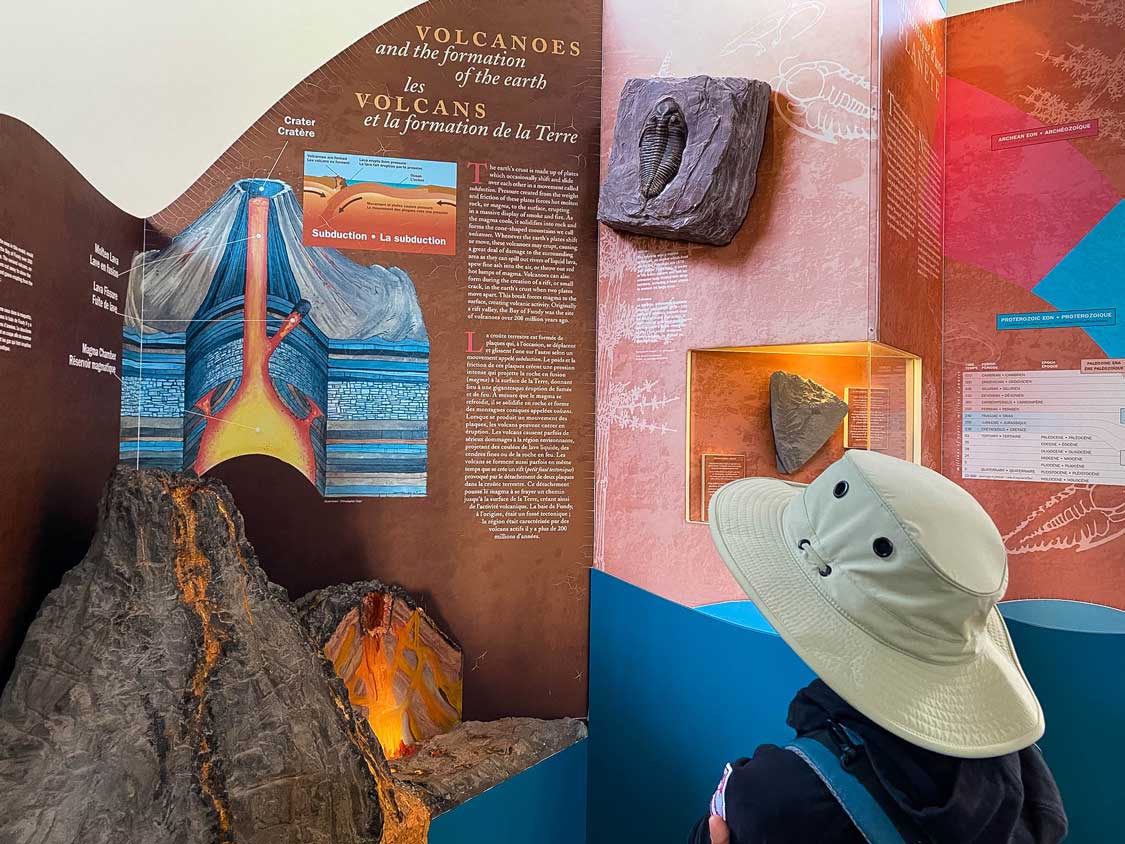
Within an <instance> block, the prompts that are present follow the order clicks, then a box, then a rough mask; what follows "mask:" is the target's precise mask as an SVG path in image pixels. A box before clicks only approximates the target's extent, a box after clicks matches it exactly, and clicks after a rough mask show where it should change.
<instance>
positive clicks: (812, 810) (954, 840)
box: [689, 680, 1066, 844]
mask: <svg viewBox="0 0 1125 844" xmlns="http://www.w3.org/2000/svg"><path fill="white" fill-rule="evenodd" d="M787 720H788V722H789V726H791V727H792V728H793V729H794V730H796V732H797V734H798V735H807V734H809V733H812V732H817V731H820V730H823V729H824V728H825V727H826V726H827V725H828V722H829V720H832V721H835V722H836V723H838V724H842V725H843V726H845V727H848V728H849V729H851V730H853V731H855V732H856V733H858V734H859V735H860V737H861V738H862V739H863V741H864V744H865V746H866V748H867V752H868V756H869V758H870V760H871V766H872V768H873V770H874V774H875V776H876V777H877V778H878V780H879V782H880V783H881V784H882V786H883V788H884V789H885V790H886V792H887V794H888V795H889V796H890V798H891V799H892V800H893V803H894V804H895V805H897V806H898V808H899V809H900V810H901V811H902V814H903V815H904V816H905V817H906V818H907V819H909V820H910V821H911V822H913V823H914V824H915V825H916V827H917V828H919V829H920V830H922V831H923V833H924V834H925V835H926V836H927V837H928V838H929V839H930V841H931V842H932V844H1056V842H1059V841H1062V840H1063V838H1065V837H1066V813H1065V812H1064V811H1063V806H1062V799H1061V797H1060V796H1059V790H1058V787H1057V786H1056V785H1055V780H1054V778H1053V777H1052V776H1051V772H1050V770H1049V769H1048V768H1047V765H1046V763H1045V762H1044V761H1043V757H1042V755H1041V754H1040V753H1039V752H1038V750H1036V749H1034V748H1028V749H1027V750H1022V751H1020V752H1019V753H1010V754H1008V755H1007V756H998V757H995V758H992V759H958V758H954V757H952V756H943V755H941V754H939V753H934V752H932V751H929V750H923V749H922V748H920V747H916V746H915V745H912V744H910V743H908V742H906V741H904V740H902V739H900V738H898V737H897V736H895V735H892V734H891V733H889V732H887V731H886V730H884V729H883V728H882V727H879V726H877V725H875V724H874V723H872V722H871V721H869V720H868V719H867V718H865V717H864V716H862V715H860V714H859V712H857V711H856V710H855V709H853V708H852V707H851V706H849V705H848V704H847V703H846V702H845V701H844V700H843V699H842V698H841V697H840V696H839V695H837V694H836V693H835V692H833V691H832V690H831V689H830V688H828V686H826V685H825V684H824V683H822V682H821V681H820V680H816V681H815V682H813V683H812V684H811V685H809V686H807V687H806V688H804V689H802V690H801V691H800V692H798V693H797V697H796V698H794V699H793V702H792V703H791V704H790V705H789V718H788V719H787ZM732 767H733V770H732V772H731V774H730V776H729V777H728V779H727V783H726V787H725V793H724V796H725V801H726V817H727V823H728V825H729V827H730V831H731V844H806V842H817V844H864V839H863V837H862V836H861V835H860V834H859V831H858V830H857V829H856V828H855V827H854V826H853V825H852V823H851V821H850V820H848V817H847V815H845V814H844V811H843V810H842V809H841V808H840V805H839V804H838V803H837V802H836V800H835V798H834V797H833V796H832V795H831V793H830V792H829V791H828V789H827V788H826V787H825V786H824V784H823V783H822V782H821V781H820V778H819V777H818V776H817V775H816V774H815V773H814V772H813V770H812V769H811V768H810V767H809V766H808V765H807V764H806V763H805V762H804V761H803V760H801V759H800V758H799V757H798V756H797V755H796V754H794V753H792V752H791V751H788V750H783V749H782V748H779V747H776V746H774V745H772V744H765V745H762V746H761V747H759V748H758V749H757V751H756V752H755V753H754V757H753V758H752V759H740V760H738V762H736V763H733V765H732ZM720 773H721V772H718V771H716V775H717V776H718V775H719V774H720ZM710 840H711V839H710V834H709V832H708V829H707V817H703V818H701V819H700V821H699V823H697V824H696V826H695V829H694V830H693V831H692V834H691V838H690V839H689V841H690V842H691V844H710Z"/></svg>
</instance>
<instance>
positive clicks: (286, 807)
mask: <svg viewBox="0 0 1125 844" xmlns="http://www.w3.org/2000/svg"><path fill="white" fill-rule="evenodd" d="M0 793H2V794H3V795H4V809H3V812H0V841H4V842H12V844H17V842H18V843H19V844H23V842H33V841H34V842H37V844H75V842H82V844H120V842H130V844H149V842H151V844H169V842H184V844H188V843H189V842H209V844H211V842H218V843H219V844H227V842H230V843H231V844H234V842H254V843H255V844H276V842H280V841H286V842H308V844H329V842H334V843H335V844H351V842H355V844H359V843H360V842H364V844H372V842H380V841H383V842H422V841H424V840H425V835H426V828H427V825H428V816H429V813H428V811H427V810H426V809H425V807H424V806H423V805H422V804H421V802H420V801H419V800H418V799H417V798H416V797H414V796H412V795H411V794H410V793H409V792H408V791H407V790H405V789H396V788H395V786H394V783H393V782H392V780H391V774H390V771H389V768H388V767H387V762H386V760H385V758H384V756H383V754H382V751H381V750H380V747H379V744H378V742H377V741H376V740H375V738H374V736H373V735H372V734H371V731H370V729H369V728H368V726H367V723H366V721H365V720H364V719H362V718H357V717H356V716H355V714H354V712H353V710H352V708H351V706H350V704H349V703H348V695H347V690H346V689H345V688H344V686H343V684H342V683H341V682H340V681H339V680H338V679H337V678H336V676H335V673H334V672H333V670H332V666H331V665H330V664H329V663H328V662H327V661H326V660H325V659H324V658H323V656H322V654H321V653H320V651H319V649H318V648H317V646H316V645H315V644H314V643H313V642H312V640H311V639H310V638H309V636H308V635H307V633H306V632H305V630H304V628H303V627H302V626H301V622H300V621H299V619H298V617H297V614H296V612H295V611H294V609H293V607H292V605H291V604H290V603H289V601H288V598H287V596H286V594H285V591H284V590H283V589H282V588H280V587H279V586H276V585H274V584H272V583H270V581H269V580H268V579H267V578H266V575H265V573H264V572H263V571H262V569H261V568H259V567H258V564H257V561H256V559H255V556H254V551H253V549H252V548H251V547H250V545H249V544H248V543H247V542H246V539H245V536H244V534H243V525H242V518H241V516H240V515H239V514H238V511H237V510H236V509H235V507H234V502H233V501H232V500H231V497H230V494H229V493H228V492H227V490H226V489H225V488H224V487H223V486H222V485H221V484H220V483H218V482H216V481H210V480H200V479H199V478H196V477H194V476H190V475H177V474H172V473H170V472H166V471H163V470H158V469H147V470H139V471H138V470H133V469H127V468H119V469H118V470H117V471H116V472H115V473H114V475H113V477H112V479H111V481H110V483H109V486H108V489H107V491H106V493H105V495H104V497H103V499H102V502H101V508H100V514H99V526H98V532H97V535H96V537H95V539H94V542H93V545H92V546H91V548H90V551H89V552H88V554H87V555H86V558H85V559H84V560H83V561H82V562H81V563H80V564H79V565H78V566H77V567H76V568H74V569H73V570H71V571H70V572H69V573H68V574H67V575H66V576H65V577H64V579H63V582H62V585H61V586H59V588H57V589H56V590H55V591H53V592H52V593H51V594H50V595H49V596H48V598H47V600H46V602H45V603H44V604H43V606H42V608H41V609H40V611H39V615H38V617H37V618H36V619H35V621H34V622H33V623H32V625H31V628H30V630H29V631H28V634H27V638H26V640H25V642H24V644H23V647H22V649H21V650H20V654H19V657H18V660H17V663H16V667H15V670H14V673H13V675H12V677H11V680H10V681H9V683H8V685H7V687H6V688H5V689H4V693H3V696H2V697H0Z"/></svg>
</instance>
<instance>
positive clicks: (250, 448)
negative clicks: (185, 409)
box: [194, 197, 324, 484]
mask: <svg viewBox="0 0 1125 844" xmlns="http://www.w3.org/2000/svg"><path fill="white" fill-rule="evenodd" d="M269 203H270V201H269V199H266V198H265V197H254V198H253V199H251V200H249V208H248V209H247V221H246V228H247V237H248V240H247V242H246V282H245V303H244V306H243V333H242V378H241V380H240V382H239V385H238V389H237V390H236V391H235V394H234V396H232V397H231V399H230V401H228V402H227V403H226V404H225V405H223V407H222V408H221V409H220V410H218V411H214V408H213V407H212V402H213V398H214V393H215V390H211V391H210V392H209V393H207V394H206V395H205V396H203V398H201V399H200V400H199V401H198V402H196V407H197V408H198V409H199V412H200V413H201V414H203V416H205V417H206V422H205V423H204V425H205V427H204V429H203V437H202V439H201V441H200V443H199V454H198V455H197V456H196V458H195V467H194V468H195V471H196V472H198V473H199V474H203V473H204V472H206V471H207V470H208V469H210V468H211V467H213V466H217V465H218V464H220V463H222V462H223V461H224V460H230V459H231V458H232V457H239V456H240V455H243V454H264V455H267V456H269V457H276V458H277V459H278V460H281V461H283V462H285V463H288V464H289V465H290V466H293V467H294V468H296V469H297V470H298V471H299V472H301V474H303V475H304V476H305V477H306V478H308V480H309V481H310V482H311V483H313V484H315V483H316V454H315V452H314V450H313V445H312V437H311V435H310V428H311V426H312V424H313V422H315V421H316V420H317V419H318V418H319V417H321V416H323V415H324V414H323V412H322V411H321V409H320V408H319V407H317V406H316V404H315V403H313V401H312V400H311V399H309V400H308V401H309V404H310V405H311V409H310V410H309V413H308V415H307V416H306V417H305V418H304V419H298V418H296V417H295V416H294V415H293V413H292V412H291V411H290V410H289V408H288V407H286V405H285V403H284V402H283V401H282V400H281V397H280V396H279V395H278V393H277V389H276V388H275V387H274V385H273V381H272V380H270V371H269V368H270V357H271V356H272V355H273V353H274V352H275V351H276V350H277V347H278V346H280V345H281V341H282V340H284V339H285V338H286V336H287V335H288V334H289V332H291V331H292V330H293V329H294V328H296V327H297V326H298V325H299V324H300V323H301V320H302V319H303V318H304V313H305V311H303V310H302V309H300V308H298V309H297V310H294V311H293V312H292V313H291V314H289V316H287V317H286V318H285V321H284V323H282V326H281V328H280V329H278V331H277V333H276V334H274V335H273V337H270V336H269V334H268V331H267V327H266V317H267V312H266V296H267V293H268V291H269V287H268V285H269V275H268V266H269V245H268V240H267V237H266V229H267V225H268V221H269ZM305 307H306V308H307V305H306V306H305Z"/></svg>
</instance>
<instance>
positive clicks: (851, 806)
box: [785, 738, 906, 844]
mask: <svg viewBox="0 0 1125 844" xmlns="http://www.w3.org/2000/svg"><path fill="white" fill-rule="evenodd" d="M785 749H786V750H790V751H792V752H793V753H796V754H797V755H798V756H799V757H801V758H802V759H804V760H805V762H806V763H807V764H808V766H809V767H810V768H812V769H813V771H814V772H815V773H816V775H817V776H818V777H820V779H821V781H822V782H823V783H824V785H825V786H826V787H827V788H828V790H829V791H830V792H832V796H833V797H835V798H836V802H837V803H839V804H840V808H841V809H843V810H844V812H845V813H847V816H848V817H849V818H851V820H852V823H853V824H855V826H856V829H858V830H859V831H860V833H861V834H862V835H863V837H864V838H865V839H867V842H868V844H906V842H905V839H903V837H902V835H901V834H900V833H899V831H898V829H897V828H896V827H895V825H894V824H893V823H892V822H891V819H890V818H889V817H887V813H886V812H884V811H883V807H882V806H880V805H879V804H878V803H877V802H876V800H875V798H874V797H872V796H871V792H869V791H868V790H867V789H866V788H865V787H864V785H863V783H861V782H860V781H859V780H858V779H856V778H855V777H854V776H852V774H851V773H850V772H848V771H847V770H846V769H845V768H844V766H843V765H841V764H840V760H839V758H837V756H836V754H834V753H833V752H832V751H831V750H829V749H828V748H827V747H825V746H824V745H823V744H821V743H820V742H819V741H817V740H816V739H812V738H797V739H794V740H793V743H792V744H790V745H788V746H787V747H786V748H785Z"/></svg>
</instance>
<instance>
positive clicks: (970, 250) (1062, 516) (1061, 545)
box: [942, 0, 1125, 607]
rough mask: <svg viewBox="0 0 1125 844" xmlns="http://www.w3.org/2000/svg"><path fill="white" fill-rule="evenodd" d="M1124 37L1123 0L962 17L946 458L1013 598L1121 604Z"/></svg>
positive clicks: (952, 90)
mask: <svg viewBox="0 0 1125 844" xmlns="http://www.w3.org/2000/svg"><path fill="white" fill-rule="evenodd" d="M1123 39H1125V6H1123V5H1122V4H1121V3H1119V2H1091V3H1074V2H1057V0H1023V2H1020V3H1014V4H1011V5H1006V6H1003V7H999V8H995V9H990V10H986V11H982V12H977V13H973V14H968V15H963V16H959V17H955V18H953V19H951V20H950V21H949V32H948V44H949V78H948V80H947V89H948V167H947V173H946V190H947V202H946V238H945V257H946V262H945V326H946V328H945V338H944V339H945V349H944V354H945V373H944V402H943V406H944V414H943V417H944V418H943V446H944V447H943V457H942V466H943V470H944V472H945V473H946V474H947V475H948V476H949V477H951V478H953V479H955V480H957V481H958V482H960V483H962V484H964V486H965V487H966V488H967V489H968V490H969V491H970V492H971V493H972V494H973V495H975V496H976V497H977V498H978V499H979V500H980V501H981V502H982V503H983V504H984V506H985V508H986V509H987V510H988V512H989V513H990V514H991V515H992V517H993V519H994V520H995V521H996V523H997V525H998V526H999V527H1000V531H1001V533H1002V534H1004V536H1005V543H1006V545H1007V548H1008V554H1009V561H1010V570H1011V580H1010V585H1009V589H1008V597H1011V598H1035V597H1058V598H1071V599H1075V600H1082V601H1092V602H1097V603H1102V604H1108V605H1111V606H1115V607H1125V566H1122V564H1121V562H1122V556H1123V554H1125V461H1123V460H1122V455H1125V414H1123V413H1122V408H1123V407H1125V383H1123V376H1122V375H1121V372H1122V371H1123V367H1125V363H1123V359H1125V343H1122V340H1121V331H1122V326H1123V323H1122V320H1123V318H1125V275H1123V273H1122V266H1123V265H1125V247H1123V244H1125V220H1123V218H1125V206H1123V205H1122V204H1121V201H1122V197H1123V195H1125V98H1123V97H1122V95H1121V93H1122V91H1123V90H1125V64H1123V63H1122V43H1123ZM1044 325H1050V327H1042V326H1044ZM1001 328H1003V330H1000V329H1001Z"/></svg>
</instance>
